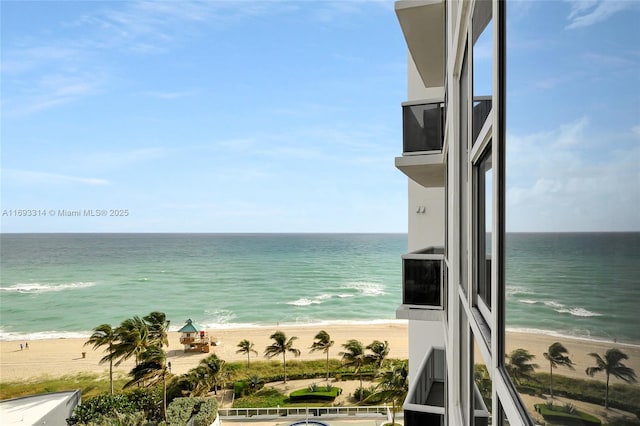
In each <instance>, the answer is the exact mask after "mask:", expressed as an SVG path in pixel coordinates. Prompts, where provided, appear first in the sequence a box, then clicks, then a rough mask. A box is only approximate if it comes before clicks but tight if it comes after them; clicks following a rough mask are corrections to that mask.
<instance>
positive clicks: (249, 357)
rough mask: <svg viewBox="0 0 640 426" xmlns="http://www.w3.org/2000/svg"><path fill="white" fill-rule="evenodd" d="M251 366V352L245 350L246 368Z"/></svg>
mask: <svg viewBox="0 0 640 426" xmlns="http://www.w3.org/2000/svg"><path fill="white" fill-rule="evenodd" d="M250 366H251V352H247V368H249V367H250Z"/></svg>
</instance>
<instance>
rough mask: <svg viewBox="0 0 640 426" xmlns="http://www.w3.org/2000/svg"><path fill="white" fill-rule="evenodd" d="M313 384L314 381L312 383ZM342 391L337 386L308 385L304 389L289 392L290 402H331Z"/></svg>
mask: <svg viewBox="0 0 640 426" xmlns="http://www.w3.org/2000/svg"><path fill="white" fill-rule="evenodd" d="M314 384H315V383H314ZM341 393H342V389H341V388H338V387H333V386H331V387H326V386H318V385H317V384H315V386H313V387H312V386H309V387H308V388H306V389H299V390H296V391H293V392H291V393H290V394H289V401H290V402H303V401H313V402H333V400H335V399H336V398H337V397H338V395H340V394H341Z"/></svg>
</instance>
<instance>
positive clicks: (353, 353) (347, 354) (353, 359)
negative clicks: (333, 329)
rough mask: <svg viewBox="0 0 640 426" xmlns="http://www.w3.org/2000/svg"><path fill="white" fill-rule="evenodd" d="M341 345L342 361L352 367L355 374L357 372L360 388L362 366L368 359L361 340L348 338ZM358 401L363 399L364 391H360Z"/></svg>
mask: <svg viewBox="0 0 640 426" xmlns="http://www.w3.org/2000/svg"><path fill="white" fill-rule="evenodd" d="M342 347H343V348H344V349H345V350H344V351H343V352H340V353H339V355H340V356H341V357H342V362H343V363H344V365H346V366H348V367H352V368H353V370H354V373H355V374H358V376H359V378H360V388H362V368H363V367H364V366H365V365H366V364H367V362H368V359H367V357H366V356H365V353H364V346H363V345H362V342H360V341H359V340H356V339H350V340H348V341H347V343H344V344H343V345H342ZM359 396H360V398H359V401H360V402H362V401H363V400H364V393H363V392H361V393H360V395H359Z"/></svg>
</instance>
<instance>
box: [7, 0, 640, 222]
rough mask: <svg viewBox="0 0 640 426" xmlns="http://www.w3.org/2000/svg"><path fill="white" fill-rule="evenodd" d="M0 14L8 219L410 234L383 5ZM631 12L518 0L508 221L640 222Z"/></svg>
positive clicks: (128, 6)
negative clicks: (398, 160) (399, 164)
mask: <svg viewBox="0 0 640 426" xmlns="http://www.w3.org/2000/svg"><path fill="white" fill-rule="evenodd" d="M0 7H1V9H0V19H1V30H0V31H1V34H0V35H1V41H0V43H1V46H0V47H1V52H0V53H1V68H0V72H1V74H0V77H1V80H0V84H1V87H0V92H1V98H0V99H1V104H0V105H1V128H0V137H1V158H0V165H1V170H0V177H1V188H0V189H1V195H0V203H1V205H0V210H1V211H2V217H0V220H1V223H0V230H1V231H2V232H406V230H407V178H406V176H404V175H403V174H402V173H401V172H400V171H398V170H397V169H395V168H394V166H393V163H394V157H396V156H398V155H401V154H402V152H401V150H402V122H401V107H400V105H401V103H402V102H403V101H404V100H406V97H407V94H406V81H407V77H406V69H407V51H406V44H405V42H404V39H403V36H402V31H401V30H400V26H399V24H398V21H397V19H396V17H395V14H394V11H393V3H392V2H388V1H341V2H329V1H305V2H302V1H298V2H283V1H255V2H254V1H243V2H240V1H228V2H221V1H216V2H213V1H205V2H177V1H164V2H160V1H155V2H137V1H80V2H74V1H43V2H36V1H2V2H1V3H0ZM639 24H640V2H634V1H621V2H618V1H580V2H568V1H556V2H550V1H549V2H547V1H516V2H513V3H509V6H508V40H507V43H508V63H507V73H508V80H507V147H508V148H507V150H508V151H507V230H508V231H536V232H537V231H607V230H609V231H629V230H636V231H638V230H640V49H639V48H638V46H640V29H639V28H640V25H639ZM23 210H28V211H29V213H28V214H31V215H33V216H30V217H24V216H19V217H17V216H15V215H16V214H18V212H20V211H23ZM62 210H66V211H77V210H79V211H80V212H81V213H80V217H77V216H71V217H63V216H62V215H61V211H62ZM85 211H86V212H85ZM87 213H89V214H87ZM105 214H106V215H105Z"/></svg>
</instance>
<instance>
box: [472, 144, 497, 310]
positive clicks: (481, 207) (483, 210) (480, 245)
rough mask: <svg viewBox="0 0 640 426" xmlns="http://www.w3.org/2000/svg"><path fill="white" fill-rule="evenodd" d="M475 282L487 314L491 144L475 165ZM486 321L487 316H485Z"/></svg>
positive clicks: (491, 194) (489, 292) (489, 266)
mask: <svg viewBox="0 0 640 426" xmlns="http://www.w3.org/2000/svg"><path fill="white" fill-rule="evenodd" d="M476 182H477V186H476V198H475V199H476V203H477V205H476V220H475V224H476V241H477V250H476V253H477V257H476V284H477V287H476V288H477V292H478V307H479V308H480V310H481V312H482V313H483V314H484V315H485V316H488V315H490V312H491V223H492V219H493V215H492V208H491V207H492V203H493V172H492V162H491V144H489V145H488V146H487V148H486V150H485V153H484V154H483V155H482V157H481V159H480V162H479V163H478V165H477V166H476ZM486 319H487V322H488V320H489V318H486Z"/></svg>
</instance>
